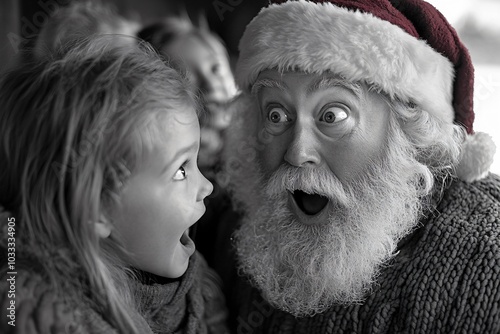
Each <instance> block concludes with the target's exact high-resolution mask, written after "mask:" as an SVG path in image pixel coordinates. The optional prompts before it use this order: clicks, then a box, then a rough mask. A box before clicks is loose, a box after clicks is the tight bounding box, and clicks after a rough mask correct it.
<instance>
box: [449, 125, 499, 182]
mask: <svg viewBox="0 0 500 334" xmlns="http://www.w3.org/2000/svg"><path fill="white" fill-rule="evenodd" d="M495 150H496V146H495V143H494V142H493V139H492V138H491V136H490V135H488V134H487V133H484V132H476V133H474V134H471V135H467V136H466V138H465V142H464V145H463V148H462V154H461V156H460V161H459V163H458V166H457V170H456V172H457V176H458V177H459V178H460V179H461V180H463V181H466V182H473V181H477V180H480V179H482V178H484V177H486V175H488V171H489V169H490V167H491V164H492V163H493V156H494V155H495Z"/></svg>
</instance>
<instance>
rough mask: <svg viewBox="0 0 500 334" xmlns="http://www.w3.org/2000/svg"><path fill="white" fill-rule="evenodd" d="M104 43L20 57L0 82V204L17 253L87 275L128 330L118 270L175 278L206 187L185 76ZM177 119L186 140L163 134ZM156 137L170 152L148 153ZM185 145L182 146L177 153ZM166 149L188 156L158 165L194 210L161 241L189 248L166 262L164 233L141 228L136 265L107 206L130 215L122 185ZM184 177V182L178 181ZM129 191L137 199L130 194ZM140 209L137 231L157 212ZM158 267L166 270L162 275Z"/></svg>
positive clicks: (110, 316)
mask: <svg viewBox="0 0 500 334" xmlns="http://www.w3.org/2000/svg"><path fill="white" fill-rule="evenodd" d="M106 45H108V43H107V40H106V39H105V38H104V39H100V40H98V41H91V42H88V43H84V44H83V45H79V46H78V47H75V48H74V49H72V50H70V51H68V52H67V53H66V54H62V55H61V54H59V55H58V54H57V53H55V54H52V55H51V56H50V57H48V58H50V60H49V59H39V60H38V61H37V62H36V63H33V64H20V65H19V66H18V67H16V68H13V69H12V70H11V71H9V73H6V75H5V76H4V77H3V78H2V81H1V85H0V101H1V103H2V105H3V108H2V111H1V112H0V133H1V139H0V159H1V160H2V162H3V163H4V164H5V166H4V167H5V168H2V169H1V171H0V188H1V189H2V191H1V192H0V204H1V205H2V206H3V207H5V209H7V210H8V211H10V212H12V214H13V215H14V216H15V217H16V232H17V233H16V237H17V240H18V245H19V248H20V249H24V250H26V251H28V250H29V251H30V252H33V254H35V255H37V256H39V257H40V258H39V259H38V260H39V261H40V263H41V264H42V265H43V266H44V267H45V268H48V270H47V272H48V273H49V274H50V275H54V277H52V280H53V281H54V282H55V281H57V275H58V270H68V268H77V270H78V272H79V273H81V274H82V275H84V277H85V280H86V281H88V282H90V285H91V287H90V288H91V289H92V291H94V292H95V294H96V296H97V297H96V298H95V300H96V301H97V302H98V303H100V304H99V307H100V309H102V310H103V314H104V316H105V318H106V319H107V320H108V321H110V322H111V323H112V324H113V325H114V326H116V328H119V329H120V330H121V331H123V332H130V331H131V328H132V327H133V325H132V324H131V320H130V318H129V316H128V315H127V307H125V306H124V305H125V304H124V302H123V300H124V299H126V297H127V289H126V282H127V276H126V275H125V271H126V270H127V268H129V267H131V266H132V267H136V268H139V269H143V270H147V271H152V272H153V273H156V274H158V275H162V276H169V275H172V276H173V277H177V276H176V275H178V274H179V273H180V272H182V270H185V267H186V263H185V262H186V260H187V259H186V258H188V257H189V256H188V255H189V254H187V252H188V251H189V252H190V251H191V250H192V245H188V243H190V242H189V240H188V239H187V235H186V234H185V233H184V231H185V230H186V229H187V228H188V227H189V226H190V225H192V224H193V223H194V221H195V219H198V218H199V215H201V214H202V211H203V208H202V205H203V204H202V202H201V204H200V203H199V201H200V199H201V200H202V197H204V196H207V195H208V194H209V193H210V189H211V186H210V185H209V184H208V181H206V179H204V178H203V176H201V174H200V173H199V171H198V170H197V168H196V153H197V151H196V148H197V144H198V142H199V125H198V119H197V117H196V110H197V103H196V100H195V97H194V94H193V93H192V92H191V90H190V87H189V85H188V83H187V82H186V81H185V80H184V79H183V78H182V77H181V76H180V75H179V74H178V72H176V71H175V70H173V69H172V68H169V67H168V66H166V65H165V63H164V62H163V61H162V60H161V59H159V58H158V57H157V56H156V54H155V53H154V52H153V51H152V50H149V51H148V50H145V49H139V48H137V49H135V51H133V50H130V51H129V52H127V53H123V52H120V50H119V49H114V48H109V47H106ZM179 126H180V127H181V129H182V131H183V133H184V136H185V137H182V138H184V139H186V140H178V141H175V140H177V139H172V138H171V136H170V133H171V132H172V130H173V129H178V127H179ZM170 140H174V141H175V142H174V143H170ZM167 141H168V143H170V144H169V145H170V146H168V145H166V147H168V149H169V150H170V149H171V150H172V152H170V151H169V152H165V151H162V152H160V153H159V152H158V151H157V150H158V147H159V146H161V144H162V143H166V142H167ZM168 143H167V144H168ZM186 147H189V150H188V151H189V152H187V151H186V152H181V153H180V154H177V151H176V150H177V149H184V148H186ZM165 150H166V149H165ZM173 153H175V154H176V155H178V156H179V159H182V158H184V159H186V160H187V158H189V159H190V161H192V162H191V163H190V164H189V165H188V163H187V162H186V160H183V161H181V162H179V161H177V160H175V163H179V166H177V165H174V162H172V161H169V162H168V166H167V163H166V162H165V161H161V163H165V164H164V165H162V166H161V171H165V172H166V173H167V172H168V173H172V175H171V176H172V178H175V180H174V181H177V180H179V182H180V183H182V184H183V186H182V188H181V189H178V191H177V195H178V196H179V198H183V199H184V200H186V201H187V202H189V203H188V204H190V206H191V210H193V212H192V214H191V213H190V212H185V214H183V215H182V217H187V218H186V219H184V220H182V224H184V225H183V227H179V226H178V227H177V229H178V230H179V231H176V233H178V238H177V240H173V241H172V242H174V243H175V246H176V248H181V251H184V250H186V249H184V248H183V246H186V247H188V248H189V249H187V250H186V252H185V253H186V254H181V256H182V259H179V258H176V259H177V260H179V261H177V260H175V259H174V260H175V261H177V262H175V261H173V262H172V261H170V259H167V257H168V256H170V254H169V255H166V256H165V257H163V260H164V261H163V262H161V261H160V259H161V258H162V257H160V256H158V253H157V251H158V249H157V248H156V243H157V242H158V240H157V239H158V238H160V237H165V233H163V234H161V235H160V234H159V235H152V236H151V235H150V239H149V244H148V246H151V247H150V248H147V247H144V248H145V250H146V253H143V254H141V255H143V256H144V258H143V261H142V262H141V261H137V259H136V257H134V255H135V254H134V252H135V251H136V249H135V248H134V247H131V244H132V243H133V241H134V240H132V239H131V238H130V236H128V235H125V233H124V231H127V228H128V227H127V226H128V225H127V224H128V223H127V222H125V223H124V222H123V221H121V220H120V219H119V218H121V217H120V215H119V214H117V212H119V211H120V210H123V206H124V203H125V202H126V204H127V206H128V207H127V210H129V211H128V213H130V214H132V213H134V214H135V213H136V212H134V205H136V206H138V205H140V203H139V202H138V201H137V202H135V203H130V201H128V200H129V199H130V196H131V195H130V192H131V191H130V190H127V189H128V185H129V184H130V182H132V181H133V182H134V185H135V186H138V185H141V184H142V185H144V183H145V182H141V180H143V179H144V178H146V177H147V175H149V174H148V171H149V170H150V169H148V168H150V167H151V166H152V165H154V167H155V168H156V167H157V164H158V160H154V159H153V158H151V157H152V155H155V157H157V158H161V157H165V156H166V155H168V154H173ZM186 154H187V155H189V157H186V156H185V155H186ZM152 160H154V161H155V163H156V164H155V163H152V162H151V161H152ZM170 162H172V163H170ZM171 165H172V166H171ZM167 167H168V168H167ZM151 168H153V167H151ZM172 168H173V169H175V170H174V171H171V169H172ZM155 172H156V170H155ZM137 175H139V176H137ZM186 175H187V176H188V177H189V178H190V182H191V183H189V184H188V183H187V182H184V183H183V180H184V179H185V176H186ZM138 177H139V179H140V180H137V178H138ZM155 177H156V178H157V179H158V180H160V178H161V180H165V182H160V181H158V182H157V183H162V184H163V183H167V181H170V179H171V178H169V176H168V175H166V174H165V175H164V174H161V173H158V175H156V174H155ZM172 182H173V181H172ZM138 189H139V188H138ZM140 189H142V188H140ZM152 189H153V188H151V189H150V192H152ZM155 189H156V188H155ZM162 189H163V188H162ZM191 190H192V191H191ZM179 194H180V195H179ZM150 195H151V196H154V194H153V195H152V194H150ZM184 195H186V196H184ZM133 198H135V199H136V200H137V199H141V194H139V195H137V194H136V195H135V197H133ZM127 201H128V202H127ZM161 204H162V205H163V206H164V207H166V206H168V203H163V202H162V203H161ZM151 206H152V208H153V210H150V212H149V214H151V216H142V217H141V219H137V221H134V223H135V224H137V225H141V224H142V225H143V226H144V230H146V231H149V232H151V230H152V229H150V228H146V227H148V226H149V227H150V226H152V224H154V223H155V220H154V218H155V216H153V213H155V212H157V211H158V210H159V209H158V204H156V206H155V204H151V203H150V208H151ZM195 206H196V207H195ZM183 209H185V208H184V207H183V206H179V210H183ZM195 209H196V210H195ZM155 210H156V211H155ZM194 211H196V212H194ZM136 218H137V217H136ZM163 218H164V219H167V218H168V217H163ZM176 218H178V217H177V216H176ZM156 223H158V222H156ZM163 223H166V221H165V222H163ZM176 223H178V224H179V222H176ZM148 224H149V225H148ZM163 225H166V224H163ZM161 231H162V232H165V229H163V230H161ZM167 232H168V231H167ZM137 238H138V239H140V236H138V237H137ZM140 240H142V241H143V242H145V241H144V240H145V239H144V238H142V239H140ZM163 242H170V241H169V240H163ZM191 243H192V242H191ZM179 244H182V245H179ZM163 250H165V249H163ZM152 252H155V253H153V254H152ZM175 256H177V257H179V255H175ZM151 261H155V262H151ZM179 262H182V263H180V264H179ZM161 266H164V267H168V266H174V269H173V272H171V273H170V272H167V271H168V270H166V269H165V268H161ZM179 266H181V267H182V266H183V268H180V267H179ZM61 268H63V269H61ZM181 274H182V273H181ZM74 283H75V284H78V283H77V282H76V281H75V282H74ZM59 288H61V289H63V290H64V286H59ZM62 292H64V291H62Z"/></svg>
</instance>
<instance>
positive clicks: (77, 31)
mask: <svg viewBox="0 0 500 334" xmlns="http://www.w3.org/2000/svg"><path fill="white" fill-rule="evenodd" d="M138 29H139V24H138V23H137V22H134V21H130V20H127V19H125V18H124V17H122V16H120V15H119V14H118V13H116V12H115V11H114V10H113V8H112V7H111V6H109V5H106V4H104V3H101V2H97V1H92V0H83V1H73V2H72V3H70V4H69V5H68V6H66V7H60V8H58V9H57V10H56V11H55V12H54V13H52V15H51V16H50V17H49V19H48V20H47V22H45V23H44V25H43V26H42V28H41V30H40V32H39V33H38V36H37V38H36V41H35V46H34V48H33V51H32V53H33V56H34V57H43V56H46V55H47V54H50V53H53V52H56V51H57V52H60V51H61V50H60V49H69V48H71V47H73V46H74V44H75V42H76V41H78V40H80V39H82V38H83V39H84V38H87V37H90V36H94V35H111V37H110V38H109V39H108V41H109V43H112V44H116V45H118V46H128V45H132V46H133V45H134V44H136V39H135V38H132V37H133V36H135V34H136V32H137V30H138Z"/></svg>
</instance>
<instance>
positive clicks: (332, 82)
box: [306, 77, 363, 100]
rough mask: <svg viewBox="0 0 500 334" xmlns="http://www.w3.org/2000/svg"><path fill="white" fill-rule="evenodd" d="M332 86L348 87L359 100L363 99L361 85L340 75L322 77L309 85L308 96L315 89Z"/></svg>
mask: <svg viewBox="0 0 500 334" xmlns="http://www.w3.org/2000/svg"><path fill="white" fill-rule="evenodd" d="M332 87H342V88H344V89H347V90H349V91H351V92H352V93H353V94H354V95H355V96H356V98H357V99H358V100H361V96H362V93H363V91H362V88H361V85H360V84H358V83H355V82H350V81H347V80H345V79H342V78H338V77H321V78H320V79H318V80H316V81H314V82H313V83H312V84H311V85H310V86H309V88H308V89H307V91H306V95H307V96H308V95H310V94H311V93H312V92H314V91H317V90H321V89H328V88H332Z"/></svg>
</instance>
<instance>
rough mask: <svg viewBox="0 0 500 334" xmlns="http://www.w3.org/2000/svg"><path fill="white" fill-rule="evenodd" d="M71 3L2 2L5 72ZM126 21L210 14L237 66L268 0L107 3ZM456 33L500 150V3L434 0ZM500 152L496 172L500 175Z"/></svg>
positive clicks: (482, 116) (480, 115)
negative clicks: (241, 44) (249, 29)
mask: <svg viewBox="0 0 500 334" xmlns="http://www.w3.org/2000/svg"><path fill="white" fill-rule="evenodd" d="M71 1H72V0H0V71H2V70H3V69H5V68H6V67H7V66H8V65H9V63H11V62H12V60H13V59H14V57H15V55H16V54H17V51H18V48H19V47H20V45H21V43H25V42H26V43H27V44H28V45H29V44H30V42H31V41H33V39H34V37H36V35H37V33H38V32H39V30H40V28H41V26H42V25H43V23H44V22H45V20H46V19H47V18H48V16H49V14H50V13H51V12H52V11H53V10H54V9H56V8H58V7H61V6H66V5H67V4H69V3H70V2H71ZM101 2H103V3H109V4H110V5H112V6H113V7H114V8H115V9H116V11H117V12H118V13H119V14H121V15H122V16H124V17H125V18H127V19H129V20H131V21H134V22H137V23H139V24H148V23H151V22H154V21H157V20H158V19H161V18H163V17H165V16H167V15H176V14H181V13H187V14H188V15H189V17H191V19H192V20H193V21H195V22H196V21H197V19H198V17H199V16H200V15H202V16H205V17H206V19H207V21H208V24H209V27H210V28H211V29H212V30H213V31H214V32H215V33H216V34H217V35H219V36H220V37H221V39H222V40H223V41H224V43H225V45H226V47H227V49H228V52H229V55H230V59H231V64H233V65H234V62H235V60H236V59H237V55H238V41H239V39H240V37H241V35H242V33H243V31H244V28H245V26H246V25H247V24H248V22H250V20H251V19H252V18H253V17H254V16H255V15H256V14H257V12H258V11H259V10H260V8H262V7H263V6H265V5H266V4H267V0H183V1H180V0H102V1H101ZM428 2H430V3H432V4H433V5H434V6H435V7H437V8H438V9H439V10H440V11H441V12H442V13H443V14H444V15H445V16H446V17H447V18H448V20H449V21H450V23H451V24H452V25H453V26H454V27H455V28H456V29H457V32H458V34H459V36H460V37H461V38H462V40H463V42H464V44H465V45H466V46H467V47H468V48H469V50H470V53H471V56H472V60H473V62H474V65H475V69H476V77H475V92H474V96H475V100H474V103H475V112H476V121H475V124H474V129H475V131H483V132H487V133H489V134H490V135H491V136H492V137H493V139H494V141H495V142H496V144H497V147H498V150H497V151H500V57H499V53H500V19H499V15H500V1H499V0H454V1H450V0H429V1H428ZM499 155H500V153H498V152H497V154H496V157H495V162H494V164H493V166H492V171H494V172H495V173H497V174H500V156H499Z"/></svg>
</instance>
